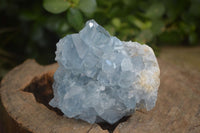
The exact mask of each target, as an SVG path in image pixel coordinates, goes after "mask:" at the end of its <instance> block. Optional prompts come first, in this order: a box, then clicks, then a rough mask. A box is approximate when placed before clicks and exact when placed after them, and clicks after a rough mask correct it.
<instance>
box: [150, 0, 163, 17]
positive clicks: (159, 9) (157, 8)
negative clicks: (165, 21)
mask: <svg viewBox="0 0 200 133" xmlns="http://www.w3.org/2000/svg"><path fill="white" fill-rule="evenodd" d="M164 12H165V7H164V5H163V4H162V3H155V4H152V5H151V6H150V7H149V9H148V10H147V11H146V16H147V17H149V18H151V19H154V18H159V17H161V16H162V15H163V14H164Z"/></svg>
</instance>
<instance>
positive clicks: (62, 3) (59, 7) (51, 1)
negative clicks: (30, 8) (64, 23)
mask: <svg viewBox="0 0 200 133" xmlns="http://www.w3.org/2000/svg"><path fill="white" fill-rule="evenodd" d="M69 6H70V3H69V2H68V1H67V0H44V2H43V7H44V8H45V9H46V10H47V11H48V12H51V13H54V14H58V13H61V12H64V11H66V10H67V9H68V8H69Z"/></svg>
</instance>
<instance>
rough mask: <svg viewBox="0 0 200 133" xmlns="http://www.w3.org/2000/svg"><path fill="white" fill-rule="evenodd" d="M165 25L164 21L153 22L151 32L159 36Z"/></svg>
mask: <svg viewBox="0 0 200 133" xmlns="http://www.w3.org/2000/svg"><path fill="white" fill-rule="evenodd" d="M164 27H165V24H164V22H163V21H162V20H160V19H158V20H153V21H152V27H151V30H152V32H153V34H154V35H158V34H160V33H162V32H163V30H164Z"/></svg>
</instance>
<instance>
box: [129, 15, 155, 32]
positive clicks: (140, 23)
mask: <svg viewBox="0 0 200 133" xmlns="http://www.w3.org/2000/svg"><path fill="white" fill-rule="evenodd" d="M128 18H129V21H130V22H131V23H132V24H134V25H135V26H136V27H138V28H139V29H141V30H144V29H148V28H150V27H151V25H152V22H151V21H145V22H143V21H142V20H140V19H138V18H136V17H134V16H129V17H128Z"/></svg>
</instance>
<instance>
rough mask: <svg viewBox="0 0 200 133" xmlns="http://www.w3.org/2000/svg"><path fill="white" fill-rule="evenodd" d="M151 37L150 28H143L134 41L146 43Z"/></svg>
mask: <svg viewBox="0 0 200 133" xmlns="http://www.w3.org/2000/svg"><path fill="white" fill-rule="evenodd" d="M152 39H153V33H152V31H151V30H149V29H147V30H143V31H142V32H140V34H139V35H138V36H137V37H136V41H138V42H140V43H147V42H150V41H151V40H152Z"/></svg>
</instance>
